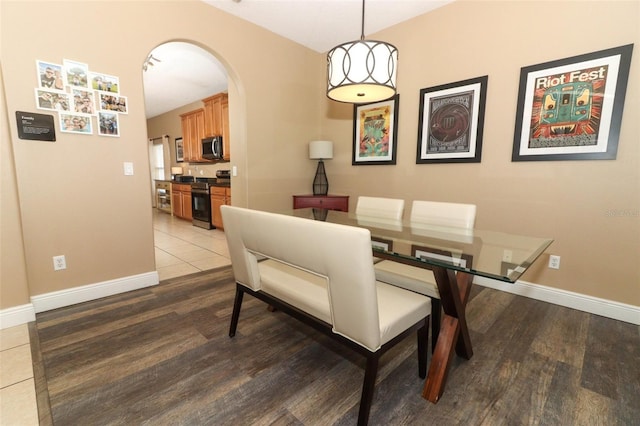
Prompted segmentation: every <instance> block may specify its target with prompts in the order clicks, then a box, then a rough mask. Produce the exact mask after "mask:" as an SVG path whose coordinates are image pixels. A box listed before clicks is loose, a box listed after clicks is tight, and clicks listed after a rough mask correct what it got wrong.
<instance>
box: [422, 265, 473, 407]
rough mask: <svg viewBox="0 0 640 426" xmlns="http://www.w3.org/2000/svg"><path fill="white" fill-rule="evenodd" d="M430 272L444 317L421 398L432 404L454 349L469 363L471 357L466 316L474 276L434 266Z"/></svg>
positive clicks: (441, 387)
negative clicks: (434, 279)
mask: <svg viewBox="0 0 640 426" xmlns="http://www.w3.org/2000/svg"><path fill="white" fill-rule="evenodd" d="M432 270H433V275H434V276H435V278H436V284H437V285H438V291H439V292H440V301H441V302H442V309H443V310H444V316H443V318H442V323H441V327H440V334H439V336H438V341H437V342H436V347H435V350H434V352H433V357H432V359H431V365H430V366H429V373H428V374H427V380H426V381H425V383H424V388H423V390H422V396H423V398H425V399H427V400H429V401H431V402H433V403H434V404H435V403H436V402H438V400H439V399H440V397H441V396H442V393H443V392H444V386H445V383H446V381H447V375H448V374H449V368H450V365H451V360H452V359H453V352H454V348H455V352H456V353H457V354H458V355H459V356H461V357H463V358H466V359H471V357H472V356H473V349H472V348H471V339H470V338H469V329H468V328H467V319H466V316H465V309H466V306H467V302H468V300H469V292H470V291H471V284H472V282H473V275H470V274H467V273H463V272H458V273H455V272H454V271H452V270H450V269H447V268H444V267H437V266H434V267H433V269H432Z"/></svg>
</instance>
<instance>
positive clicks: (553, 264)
mask: <svg viewBox="0 0 640 426" xmlns="http://www.w3.org/2000/svg"><path fill="white" fill-rule="evenodd" d="M549 268H551V269H560V256H556V255H553V254H552V255H550V256H549Z"/></svg>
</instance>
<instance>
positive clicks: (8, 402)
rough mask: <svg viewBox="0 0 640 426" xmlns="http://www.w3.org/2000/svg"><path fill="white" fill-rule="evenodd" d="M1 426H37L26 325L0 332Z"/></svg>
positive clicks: (34, 389)
mask: <svg viewBox="0 0 640 426" xmlns="http://www.w3.org/2000/svg"><path fill="white" fill-rule="evenodd" d="M0 425H20V426H28V425H38V408H37V404H36V388H35V383H34V379H33V365H32V361H31V346H30V344H29V328H28V326H27V324H22V325H18V326H15V327H9V328H5V329H3V330H0Z"/></svg>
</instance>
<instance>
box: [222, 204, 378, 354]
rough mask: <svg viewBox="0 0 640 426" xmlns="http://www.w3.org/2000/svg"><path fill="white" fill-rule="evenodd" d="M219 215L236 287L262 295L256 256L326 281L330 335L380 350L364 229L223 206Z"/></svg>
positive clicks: (367, 235)
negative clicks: (324, 278) (220, 215)
mask: <svg viewBox="0 0 640 426" xmlns="http://www.w3.org/2000/svg"><path fill="white" fill-rule="evenodd" d="M221 212H222V219H223V222H224V229H225V234H226V237H227V243H228V245H229V254H230V256H231V263H232V266H233V272H234V275H235V279H236V281H237V282H238V283H240V284H242V285H245V286H247V287H249V288H251V289H252V290H254V291H260V290H261V285H260V271H259V268H258V257H257V256H264V257H267V258H271V259H274V260H277V261H279V262H282V263H285V264H287V265H290V266H292V267H295V268H299V269H302V270H305V271H309V272H311V273H314V274H317V275H320V276H324V277H326V279H327V288H328V295H327V297H328V298H329V306H330V309H331V321H332V324H331V325H332V327H333V331H334V332H335V333H338V334H341V335H343V336H345V337H347V338H349V339H350V340H352V341H354V342H356V343H358V344H360V345H361V346H364V347H366V348H368V349H370V350H372V351H375V350H377V349H378V348H379V347H380V329H379V324H380V322H379V317H378V301H377V290H376V279H375V272H374V270H373V255H372V252H371V234H370V232H369V231H368V230H367V229H363V228H357V227H352V226H345V225H338V224H333V223H327V222H321V221H314V220H310V219H303V218H297V217H293V216H286V215H280V214H275V213H268V212H263V211H258V210H250V209H244V208H240V207H234V206H226V205H225V206H222V207H221Z"/></svg>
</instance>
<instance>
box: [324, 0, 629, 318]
mask: <svg viewBox="0 0 640 426" xmlns="http://www.w3.org/2000/svg"><path fill="white" fill-rule="evenodd" d="M541 8H543V9H544V11H543V12H542V11H541ZM540 16H542V17H543V18H544V19H542V18H539V17H540ZM558 17H571V22H580V23H586V25H587V27H588V31H587V32H586V33H585V31H576V30H575V26H573V25H566V26H562V25H556V24H553V25H550V26H548V25H547V24H548V23H549V22H550V21H549V20H548V19H547V18H558ZM554 22H555V21H554ZM639 22H640V2H638V1H633V2H608V1H601V2H584V3H582V2H568V1H558V2H526V1H518V2H505V1H456V2H455V3H453V4H451V5H449V6H446V7H443V8H441V9H438V10H436V11H435V12H432V13H429V14H426V15H423V16H422V17H418V18H416V19H413V20H411V21H408V22H405V23H403V24H401V25H398V26H395V27H393V28H391V29H389V30H387V31H384V32H381V33H380V34H379V35H377V38H379V39H383V40H385V41H388V42H390V43H393V44H394V45H395V46H397V47H398V49H399V52H400V59H399V66H398V68H399V71H398V93H399V94H400V110H399V124H398V158H397V165H396V166H357V167H352V166H350V164H351V140H352V134H351V132H352V120H353V110H352V107H351V106H344V105H339V104H336V103H335V102H330V101H327V102H325V107H324V108H325V120H324V121H323V129H325V130H326V131H327V134H326V136H327V137H329V138H331V139H333V140H334V142H335V145H336V146H335V148H334V150H335V152H336V158H334V159H333V160H331V161H328V162H326V169H327V174H328V176H329V182H330V188H331V192H336V193H342V194H349V195H352V196H353V195H357V194H368V195H380V196H390V197H391V196H393V197H401V198H404V199H405V200H407V202H409V203H410V202H411V201H412V200H414V199H428V200H438V201H451V202H467V203H474V204H477V206H478V213H477V222H476V225H477V227H479V228H487V229H491V228H494V229H504V230H505V231H508V232H514V233H518V232H520V233H523V234H530V235H534V236H540V237H551V238H554V239H555V242H554V243H553V244H552V246H551V247H550V248H549V250H548V251H547V253H551V254H557V255H560V256H561V268H560V270H551V269H548V268H547V261H548V257H547V256H546V255H544V256H543V257H542V258H541V259H539V260H538V261H537V262H536V263H535V264H534V266H533V267H532V268H531V270H530V271H528V272H527V273H526V274H525V276H524V277H523V279H524V280H525V281H529V282H534V283H538V284H543V285H546V286H550V287H555V288H560V289H563V290H569V291H573V292H578V293H582V294H586V295H590V296H595V297H600V298H605V299H611V300H615V301H619V302H624V303H628V304H632V305H635V306H638V305H640V164H639V162H640V144H639V143H638V141H639V139H638V134H640V128H639V126H640V124H639V123H640V105H639V102H640V25H638V23H639ZM550 31H551V32H552V36H550V37H548V35H549V32H550ZM586 34H594V36H592V37H586V36H585V35H586ZM630 43H635V52H634V53H633V58H632V63H631V71H630V75H629V84H628V88H627V95H626V103H625V109H624V116H623V120H622V129H621V133H620V141H619V147H618V157H617V159H616V160H615V161H544V162H541V161H536V162H511V152H512V146H513V134H514V124H515V116H516V100H517V95H518V80H519V76H520V68H521V67H524V66H528V65H535V64H539V63H543V62H547V61H552V60H556V59H562V58H566V57H570V56H575V55H579V54H583V53H588V52H592V51H597V50H601V49H606V48H611V47H616V46H621V45H626V44H630ZM483 75H488V76H489V81H488V93H487V102H486V113H485V126H484V141H483V148H482V162H481V163H479V164H478V163H476V164H420V165H417V164H415V159H416V150H417V138H418V136H417V129H418V105H419V92H420V89H422V88H428V87H433V86H437V85H440V84H445V83H451V82H455V81H460V80H464V79H468V78H474V77H479V76H483ZM352 198H353V197H352ZM354 202H355V200H353V199H352V206H353V205H354V204H353V203H354ZM409 205H410V204H409ZM612 210H616V211H620V210H621V211H626V212H629V214H628V215H627V216H610V215H608V212H610V211H612Z"/></svg>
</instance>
